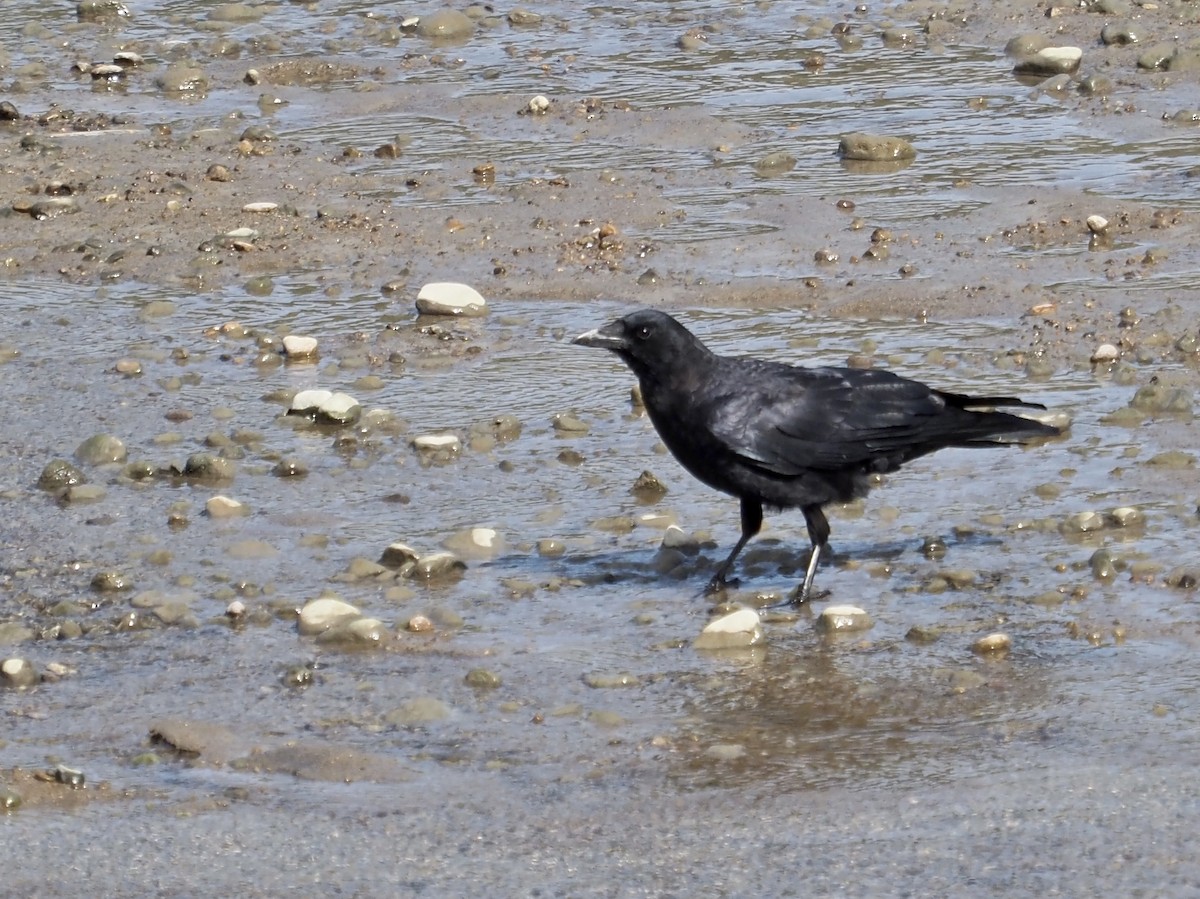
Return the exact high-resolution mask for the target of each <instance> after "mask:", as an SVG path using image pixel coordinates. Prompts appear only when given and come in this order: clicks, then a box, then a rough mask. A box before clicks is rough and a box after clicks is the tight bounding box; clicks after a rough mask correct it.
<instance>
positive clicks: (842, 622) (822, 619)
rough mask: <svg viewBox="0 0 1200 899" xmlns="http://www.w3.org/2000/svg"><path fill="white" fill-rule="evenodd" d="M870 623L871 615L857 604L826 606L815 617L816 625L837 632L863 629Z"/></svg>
mask: <svg viewBox="0 0 1200 899" xmlns="http://www.w3.org/2000/svg"><path fill="white" fill-rule="evenodd" d="M872 624H874V622H872V621H871V616H870V615H868V614H867V613H866V611H865V610H864V609H860V608H859V607H858V606H826V607H825V609H824V610H823V611H822V612H821V614H820V616H819V617H818V618H817V626H818V627H820V628H822V629H824V630H827V631H837V632H838V633H849V632H852V631H865V630H867V629H868V628H870V627H871V626H872Z"/></svg>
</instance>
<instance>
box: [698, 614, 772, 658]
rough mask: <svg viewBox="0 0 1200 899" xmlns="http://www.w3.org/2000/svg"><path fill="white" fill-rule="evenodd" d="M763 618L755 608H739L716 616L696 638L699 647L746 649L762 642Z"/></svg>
mask: <svg viewBox="0 0 1200 899" xmlns="http://www.w3.org/2000/svg"><path fill="white" fill-rule="evenodd" d="M762 639H763V629H762V619H761V618H759V616H758V612H756V611H754V609H738V610H737V611H736V612H730V613H729V614H728V615H722V616H721V617H719V618H715V619H713V620H712V621H710V622H709V623H708V624H706V625H705V626H704V630H702V631H701V632H700V636H698V637H697V638H696V642H695V647H696V648H697V649H745V648H746V647H748V646H754V645H756V644H758V643H761V642H762Z"/></svg>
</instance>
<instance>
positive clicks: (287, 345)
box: [283, 334, 317, 358]
mask: <svg viewBox="0 0 1200 899" xmlns="http://www.w3.org/2000/svg"><path fill="white" fill-rule="evenodd" d="M283 351H284V353H286V354H287V356H288V357H289V358H307V357H312V356H314V355H316V352H317V338H315V337H302V336H300V335H299V334H289V335H287V336H286V337H285V338H283Z"/></svg>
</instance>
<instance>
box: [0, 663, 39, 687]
mask: <svg viewBox="0 0 1200 899" xmlns="http://www.w3.org/2000/svg"><path fill="white" fill-rule="evenodd" d="M0 677H2V678H3V680H4V684H5V686H8V687H17V688H20V687H32V686H33V685H34V684H36V683H37V682H38V681H39V680H40V678H39V676H38V673H37V669H36V668H34V667H33V663H32V662H30V661H29V660H28V659H5V660H4V661H3V662H0Z"/></svg>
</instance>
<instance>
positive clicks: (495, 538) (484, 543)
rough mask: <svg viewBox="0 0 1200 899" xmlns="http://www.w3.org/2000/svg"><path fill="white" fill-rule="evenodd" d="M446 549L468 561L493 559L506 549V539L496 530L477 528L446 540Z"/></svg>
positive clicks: (460, 532)
mask: <svg viewBox="0 0 1200 899" xmlns="http://www.w3.org/2000/svg"><path fill="white" fill-rule="evenodd" d="M442 545H443V546H445V547H446V549H448V550H450V551H451V552H453V553H456V554H457V555H459V556H462V557H463V558H467V559H491V558H494V557H495V556H496V555H497V554H498V553H499V552H500V550H501V549H502V548H503V547H504V539H503V538H502V537H501V536H500V533H499V532H498V531H497V530H496V529H495V528H485V527H475V528H467V529H466V530H465V531H459V532H458V533H457V534H454V535H453V536H451V537H448V538H446V540H445V542H444V543H443V544H442Z"/></svg>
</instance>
